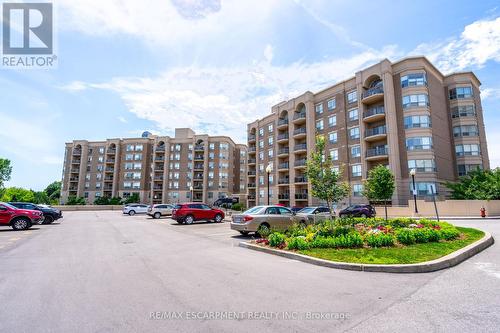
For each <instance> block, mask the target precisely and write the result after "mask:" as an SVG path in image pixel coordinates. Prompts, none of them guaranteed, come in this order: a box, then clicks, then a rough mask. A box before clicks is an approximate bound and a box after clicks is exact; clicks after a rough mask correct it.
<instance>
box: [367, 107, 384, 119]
mask: <svg viewBox="0 0 500 333" xmlns="http://www.w3.org/2000/svg"><path fill="white" fill-rule="evenodd" d="M377 114H385V109H384V107H383V106H377V107H374V108H370V109H368V110H366V111H365V114H364V117H365V118H368V117H371V116H375V115H377Z"/></svg>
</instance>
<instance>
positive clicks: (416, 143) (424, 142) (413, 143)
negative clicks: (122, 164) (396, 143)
mask: <svg viewBox="0 0 500 333" xmlns="http://www.w3.org/2000/svg"><path fill="white" fill-rule="evenodd" d="M406 149H407V150H426V149H432V138H431V137H430V136H422V137H413V138H407V139H406Z"/></svg>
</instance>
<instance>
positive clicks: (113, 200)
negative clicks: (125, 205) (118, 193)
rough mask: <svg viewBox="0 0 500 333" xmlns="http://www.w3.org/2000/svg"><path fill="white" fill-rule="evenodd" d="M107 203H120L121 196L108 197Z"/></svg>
mask: <svg viewBox="0 0 500 333" xmlns="http://www.w3.org/2000/svg"><path fill="white" fill-rule="evenodd" d="M109 204H110V205H121V204H122V198H120V197H113V198H111V199H109Z"/></svg>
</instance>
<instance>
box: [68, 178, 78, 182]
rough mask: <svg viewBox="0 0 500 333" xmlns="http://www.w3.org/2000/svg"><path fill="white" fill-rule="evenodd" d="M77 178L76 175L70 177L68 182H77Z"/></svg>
mask: <svg viewBox="0 0 500 333" xmlns="http://www.w3.org/2000/svg"><path fill="white" fill-rule="evenodd" d="M78 180H79V178H78V177H70V178H69V181H70V182H77V183H78Z"/></svg>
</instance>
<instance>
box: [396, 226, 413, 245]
mask: <svg viewBox="0 0 500 333" xmlns="http://www.w3.org/2000/svg"><path fill="white" fill-rule="evenodd" d="M396 238H397V240H398V242H400V243H401V244H404V245H411V244H415V235H414V234H413V230H411V229H408V228H404V229H398V230H396Z"/></svg>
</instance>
